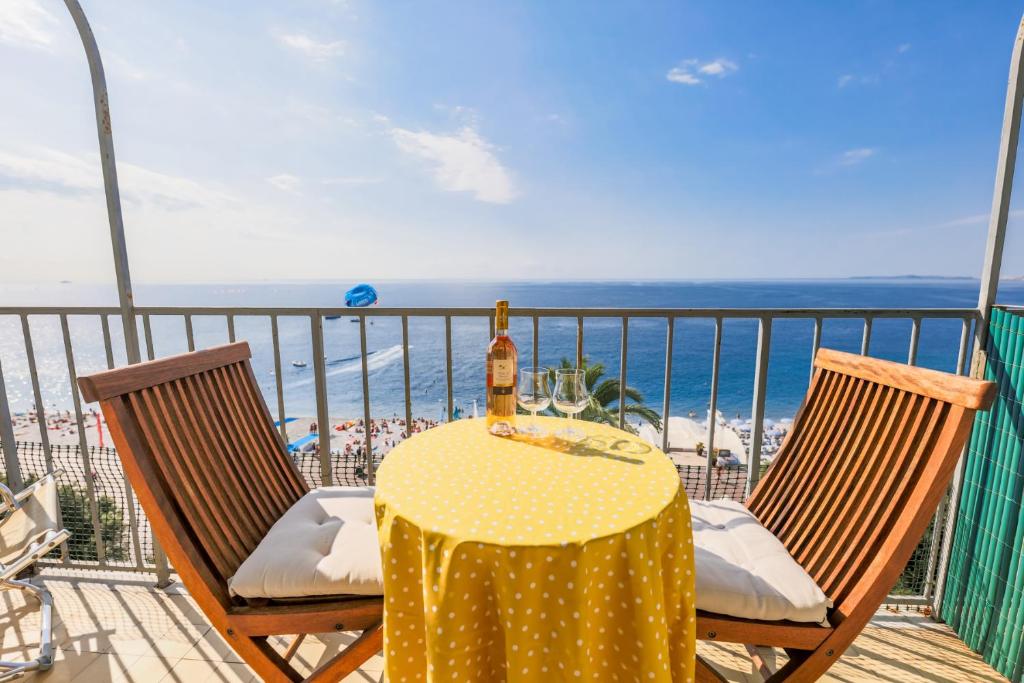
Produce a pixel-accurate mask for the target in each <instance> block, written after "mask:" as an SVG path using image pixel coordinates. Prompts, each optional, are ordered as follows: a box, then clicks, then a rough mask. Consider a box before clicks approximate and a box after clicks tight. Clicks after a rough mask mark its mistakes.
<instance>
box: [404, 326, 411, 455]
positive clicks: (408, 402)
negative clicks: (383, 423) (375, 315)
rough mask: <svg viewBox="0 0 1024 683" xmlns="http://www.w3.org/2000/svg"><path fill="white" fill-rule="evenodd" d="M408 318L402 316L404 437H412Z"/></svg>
mask: <svg viewBox="0 0 1024 683" xmlns="http://www.w3.org/2000/svg"><path fill="white" fill-rule="evenodd" d="M409 369H410V368H409V317H408V316H405V315H403V316H402V382H403V390H404V391H405V435H406V436H407V437H408V436H412V391H411V389H412V387H411V384H410V382H409Z"/></svg>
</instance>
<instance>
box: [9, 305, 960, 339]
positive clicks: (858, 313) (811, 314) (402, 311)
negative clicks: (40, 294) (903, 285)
mask: <svg viewBox="0 0 1024 683" xmlns="http://www.w3.org/2000/svg"><path fill="white" fill-rule="evenodd" d="M136 311H137V312H139V313H147V314H149V315H186V314H188V315H194V316H204V315H213V316H216V315H235V316H242V317H244V316H267V315H272V314H275V313H276V314H278V315H293V316H309V315H315V314H317V313H320V314H321V315H347V316H349V317H364V316H369V317H389V316H390V317H401V316H403V315H407V316H409V317H423V318H439V317H442V316H446V315H450V316H452V317H453V318H460V317H463V318H473V317H478V318H482V317H490V318H492V319H493V317H494V309H492V308H479V307H436V306H432V307H379V306H374V307H370V308H305V307H280V306H279V307H247V306H235V307H225V306H208V307H203V306H198V307H181V306H140V307H138V308H136ZM23 312H24V313H39V314H58V313H70V314H75V315H78V314H88V313H94V314H96V313H103V312H108V313H114V314H116V313H118V309H104V308H97V307H82V308H57V307H45V306H43V307H29V308H26V307H0V315H3V314H8V315H18V314H20V313H23ZM509 315H510V316H514V317H532V316H534V315H536V316H538V317H541V318H575V317H578V316H582V317H586V318H621V317H622V316H629V317H631V318H664V317H665V316H668V315H671V316H673V317H675V318H707V317H709V316H721V317H723V318H753V319H760V318H762V317H764V316H770V317H772V318H816V317H818V316H821V317H823V318H867V317H871V318H911V317H913V316H915V315H922V316H924V317H928V318H952V319H961V318H965V317H969V318H971V319H976V318H977V317H978V311H977V310H976V309H974V308H588V307H575V308H535V307H530V308H510V309H509ZM492 336H493V332H492Z"/></svg>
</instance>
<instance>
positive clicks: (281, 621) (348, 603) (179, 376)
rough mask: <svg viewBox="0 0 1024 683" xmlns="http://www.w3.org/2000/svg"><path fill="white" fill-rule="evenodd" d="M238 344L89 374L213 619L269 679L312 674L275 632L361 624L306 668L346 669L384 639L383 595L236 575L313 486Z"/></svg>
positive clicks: (174, 557)
mask: <svg viewBox="0 0 1024 683" xmlns="http://www.w3.org/2000/svg"><path fill="white" fill-rule="evenodd" d="M249 358H250V352H249V345H248V344H247V343H245V342H239V343H236V344H229V345H226V346H220V347H217V348H213V349H209V350H206V351H197V352H194V353H188V354H184V355H180V356H173V357H170V358H165V359H162V360H157V361H152V362H149V363H142V364H139V365H133V366H129V367H125V368H120V369H117V370H111V371H109V372H101V373H98V374H95V375H91V376H89V377H82V378H80V379H79V386H80V387H81V389H82V394H83V396H84V397H85V399H86V400H87V401H99V402H100V405H101V407H102V409H103V415H104V417H105V418H106V420H107V424H108V426H109V428H110V434H111V436H112V437H113V439H114V443H115V445H116V446H117V452H118V454H119V455H120V457H121V462H122V463H123V464H124V470H125V473H126V474H127V476H128V479H129V481H130V482H131V485H132V487H133V488H134V490H135V492H136V494H137V495H138V498H139V502H140V503H141V504H142V508H143V509H144V510H145V511H146V515H147V517H148V518H149V522H150V524H151V525H152V527H153V533H154V534H155V535H156V538H157V539H158V540H159V541H160V544H161V546H163V548H164V550H165V551H166V552H167V556H168V558H169V559H170V561H171V563H172V564H173V566H174V568H175V570H177V572H178V575H179V576H180V577H181V580H182V581H183V582H184V584H185V586H186V587H187V588H188V590H189V593H190V594H191V595H192V597H193V598H194V599H195V600H196V602H197V603H198V604H199V607H200V609H202V611H203V613H204V614H205V615H206V616H207V617H208V618H209V620H210V622H211V623H212V624H213V626H214V628H216V629H217V631H218V632H219V633H220V635H221V636H223V638H224V639H225V640H226V641H227V642H228V644H230V645H231V647H232V648H233V649H234V650H235V652H237V653H238V655H239V656H240V657H241V658H242V659H244V660H245V662H246V664H248V665H249V666H250V667H252V669H253V670H254V671H255V672H256V673H257V674H258V675H259V676H260V678H262V679H263V680H264V681H274V682H277V681H299V680H302V676H301V675H300V674H299V673H298V672H297V671H296V670H295V669H294V668H293V667H292V666H291V665H290V664H289V663H288V661H287V659H288V656H290V655H291V654H293V653H294V649H295V648H294V647H290V648H289V651H288V653H286V656H282V655H281V654H279V653H278V652H277V651H276V650H275V649H274V648H272V647H271V645H270V643H269V642H268V641H267V637H268V636H271V635H278V634H289V635H290V634H296V640H295V641H293V644H297V642H299V638H301V637H302V635H300V634H307V633H325V632H334V631H362V635H360V636H359V637H358V638H357V639H356V640H355V641H354V642H353V643H351V644H350V645H349V646H348V647H347V648H346V649H345V650H343V651H342V652H341V653H339V654H338V655H337V656H336V657H334V658H333V659H331V660H330V661H328V662H326V663H324V664H322V665H321V666H320V667H319V668H318V669H316V670H315V671H314V672H313V673H312V674H311V675H310V676H309V677H308V678H307V679H306V680H308V681H337V680H341V679H342V678H344V677H345V676H346V675H347V674H349V673H351V672H352V671H354V670H356V669H357V668H358V667H359V666H360V665H361V664H362V663H363V662H365V661H366V660H367V659H368V658H370V657H372V656H373V655H374V654H375V653H377V652H378V651H379V650H380V649H381V644H382V639H383V632H382V629H381V621H382V619H383V598H380V597H370V598H367V597H355V596H341V595H339V596H330V597H327V598H323V599H319V598H318V599H306V600H302V601H291V602H275V601H262V602H256V603H247V602H246V601H244V600H243V599H241V598H235V597H232V596H231V595H230V594H229V592H228V579H229V578H230V577H231V576H233V575H234V574H235V571H236V570H237V569H238V567H239V565H240V564H241V563H242V562H243V561H244V560H245V559H246V557H248V556H249V554H250V553H251V552H252V551H253V549H255V548H256V546H257V545H258V544H259V542H260V540H261V539H262V538H263V537H264V535H265V534H266V533H267V531H268V530H269V529H270V527H271V526H272V525H273V524H274V522H275V521H277V520H278V519H279V518H280V517H281V516H282V515H283V514H284V513H285V511H287V510H288V508H290V507H291V506H292V504H294V503H295V502H296V501H297V500H299V498H301V497H302V496H303V495H304V494H305V493H307V491H308V490H309V487H308V486H307V485H306V482H305V480H303V478H302V476H301V475H300V474H299V472H298V471H297V470H296V469H295V466H294V464H293V463H292V461H291V459H290V458H289V457H288V455H287V453H286V452H285V446H284V443H283V442H282V441H281V437H280V435H279V434H278V432H277V431H276V430H275V429H274V425H273V422H272V420H271V418H270V413H269V412H268V410H267V407H266V403H265V402H264V400H263V397H262V395H261V394H260V390H259V387H258V385H257V383H256V379H255V377H254V376H253V372H252V368H251V366H250V364H249Z"/></svg>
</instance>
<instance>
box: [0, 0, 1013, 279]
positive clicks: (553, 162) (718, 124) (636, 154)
mask: <svg viewBox="0 0 1024 683" xmlns="http://www.w3.org/2000/svg"><path fill="white" fill-rule="evenodd" d="M82 4H83V7H84V8H85V11H86V13H87V15H88V17H89V18H90V21H91V23H92V26H93V28H94V31H95V33H96V37H97V40H98V42H99V45H100V50H101V52H102V55H103V59H104V64H105V67H106V72H107V80H108V85H109V88H110V101H111V116H112V121H113V131H114V142H115V147H116V154H117V159H118V172H119V176H120V181H121V192H122V199H123V207H124V222H125V229H126V236H127V244H128V250H129V258H130V263H131V270H132V274H133V277H134V279H135V280H136V281H138V282H236V281H237V282H258V281H277V280H304V279H330V280H343V281H346V280H349V281H352V280H371V281H372V280H374V279H381V280H383V279H404V278H413V279H420V278H444V279H460V278H465V279H488V280H513V279H619V278H623V279H679V280H687V279H698V278H818V277H848V276H860V275H877V276H884V275H902V274H918V275H942V276H977V275H978V274H979V273H980V271H981V266H982V260H983V248H984V244H985V236H986V231H987V220H988V212H989V210H990V204H991V198H992V187H993V180H994V172H995V162H996V156H997V152H998V143H999V134H1000V128H1001V124H1002V113H1003V106H1004V99H1005V88H1006V81H1007V73H1008V68H1009V59H1010V52H1011V48H1012V45H1013V41H1014V37H1015V34H1016V30H1017V25H1018V22H1019V21H1020V17H1021V12H1022V10H1024V6H1022V5H1021V4H1020V3H1011V2H985V3H963V2H895V1H891V2H886V1H881V0H865V1H859V2H844V3H835V2H820V1H818V0H815V1H807V2H778V3H764V2H757V1H754V0H750V1H744V2H721V1H713V0H707V1H705V2H670V3H658V2H646V3H642V4H638V3H633V2H622V3H616V2H597V3H583V2H555V3H551V2H540V1H538V2H521V3H520V2H515V3H513V2H468V1H467V2H444V3H441V2H438V3H411V2H393V3H371V2H364V1H363V0H287V1H285V0H277V1H273V2H270V1H265V0H253V1H251V2H245V3H241V2H235V3H231V2H213V3H211V2H200V1H198V0H178V1H176V2H157V1H156V0H133V2H130V3H126V2H123V1H120V0H82ZM0 92H3V93H4V94H5V95H4V106H3V107H0V238H2V241H0V244H2V245H3V248H2V249H0V281H2V282H27V283H36V282H40V283H46V282H56V281H58V280H73V281H82V282H109V281H112V280H113V260H112V255H111V247H110V240H109V228H108V224H107V219H106V213H105V204H104V198H103V192H102V179H101V175H100V168H99V157H98V152H97V149H98V148H97V141H96V132H95V115H94V112H93V104H92V95H91V90H90V81H89V77H88V69H87V65H86V62H85V57H84V53H83V51H82V48H81V44H80V42H79V41H78V37H77V34H76V32H75V29H74V26H73V24H72V22H71V19H70V16H69V15H68V13H67V11H66V9H65V8H64V5H63V3H62V2H61V1H60V0H2V2H0ZM1016 206H1017V205H1015V211H1014V214H1013V220H1012V222H1011V226H1010V235H1009V239H1008V241H1007V247H1006V259H1005V262H1004V274H1005V275H1010V276H1019V275H1024V226H1022V225H1021V223H1024V202H1021V203H1020V204H1019V206H1020V207H1021V208H1020V209H1017V208H1016Z"/></svg>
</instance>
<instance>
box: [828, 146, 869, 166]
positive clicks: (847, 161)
mask: <svg viewBox="0 0 1024 683" xmlns="http://www.w3.org/2000/svg"><path fill="white" fill-rule="evenodd" d="M877 153H878V150H877V149H875V148H874V147H858V148H856V149H848V150H846V151H845V152H843V153H842V154H840V155H839V159H838V160H837V161H836V163H837V164H839V165H840V166H856V165H857V164H859V163H862V162H864V161H867V160H868V159H870V158H871V157H873V156H875V154H877Z"/></svg>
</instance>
